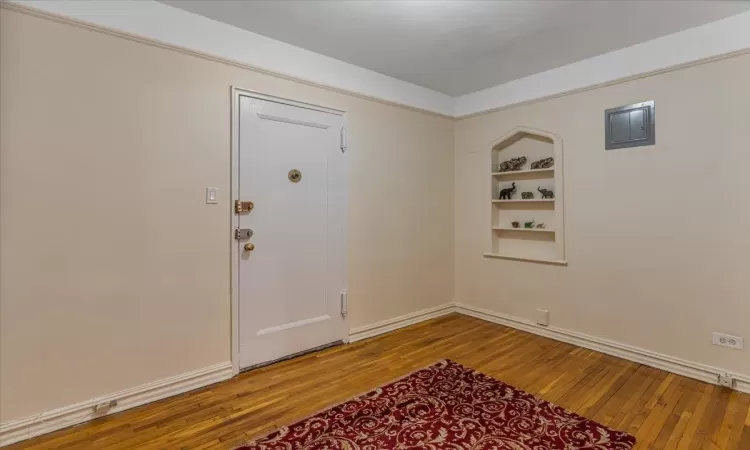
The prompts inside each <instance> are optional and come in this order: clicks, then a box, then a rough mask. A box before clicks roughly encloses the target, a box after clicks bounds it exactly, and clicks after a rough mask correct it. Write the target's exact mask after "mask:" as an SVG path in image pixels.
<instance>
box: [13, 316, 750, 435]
mask: <svg viewBox="0 0 750 450" xmlns="http://www.w3.org/2000/svg"><path fill="white" fill-rule="evenodd" d="M452 312H457V313H460V314H465V315H467V316H471V317H475V318H477V319H482V320H486V321H488V322H493V323H498V324H501V325H505V326H508V327H511V328H516V329H519V330H522V331H527V332H529V333H533V334H537V335H540V336H544V337H548V338H550V339H555V340H558V341H562V342H567V343H569V344H573V345H577V346H579V347H584V348H588V349H591V350H595V351H598V352H601V353H606V354H608V355H612V356H616V357H618V358H623V359H627V360H629V361H634V362H637V363H640V364H644V365H647V366H650V367H655V368H657V369H662V370H666V371H668V372H672V373H675V374H677V375H683V376H686V377H690V378H694V379H696V380H700V381H704V382H706V383H711V384H717V382H718V375H719V374H720V373H727V372H730V371H726V370H723V369H720V368H717V367H711V366H706V365H703V364H699V363H696V362H692V361H686V360H684V359H679V358H675V357H672V356H669V355H664V354H661V353H656V352H653V351H650V350H646V349H642V348H638V347H632V346H629V345H625V344H621V343H619V342H614V341H610V340H607V339H602V338H598V337H595V336H590V335H587V334H583V333H578V332H575V331H570V330H566V329H563V328H557V327H543V326H540V325H537V324H535V323H533V322H531V321H529V320H526V319H521V318H518V317H513V316H509V315H506V314H501V313H497V312H494V311H489V310H486V309H482V308H477V307H475V306H470V305H466V304H462V303H455V304H453V303H450V304H444V305H440V306H436V307H434V308H428V309H423V310H421V311H416V312H413V313H411V314H405V315H403V316H400V317H395V318H393V319H389V320H384V321H382V322H377V323H374V324H371V325H366V326H364V327H359V328H354V329H352V330H351V331H350V333H349V342H356V341H361V340H362V339H367V338H370V337H374V336H378V335H380V334H384V333H388V332H390V331H394V330H397V329H399V328H404V327H407V326H409V325H414V324H416V323H419V322H423V321H425V320H429V319H434V318H436V317H440V316H444V315H446V314H450V313H452ZM730 373H731V372H730ZM232 375H233V374H232V363H231V362H229V361H227V362H225V363H221V364H217V365H214V366H211V367H206V368H203V369H199V370H196V371H193V372H188V373H184V374H181V375H177V376H174V377H170V378H165V379H163V380H159V381H155V382H152V383H147V384H144V385H141V386H138V387H135V388H131V389H126V390H124V391H120V392H116V393H114V394H110V395H105V396H102V397H97V398H94V399H91V400H88V401H85V402H81V403H77V404H75V405H70V406H66V407H63V408H58V409H55V410H51V411H47V412H45V413H42V414H39V415H35V416H30V417H25V418H23V419H18V420H14V421H10V422H6V423H2V424H0V447H3V446H5V445H9V444H12V443H14V442H18V441H22V440H24V439H29V438H32V437H34V436H39V435H41V434H45V433H49V432H52V431H55V430H59V429H61V428H65V427H69V426H71V425H75V424H78V423H82V422H86V421H88V420H91V419H94V418H97V417H100V416H101V415H96V414H94V412H93V407H94V406H95V405H97V404H99V403H104V402H109V401H111V400H117V406H115V407H113V408H112V409H110V410H109V411H108V412H107V413H106V415H108V414H113V413H117V412H121V411H124V410H126V409H130V408H134V407H136V406H140V405H144V404H146V403H150V402H154V401H157V400H161V399H164V398H167V397H171V396H173V395H177V394H181V393H183V392H188V391H191V390H194V389H198V388H200V387H203V386H208V385H210V384H214V383H218V382H220V381H224V380H228V379H230V378H232ZM733 375H734V378H735V386H734V388H735V389H736V390H738V391H740V392H745V393H750V376H747V375H741V374H733Z"/></svg>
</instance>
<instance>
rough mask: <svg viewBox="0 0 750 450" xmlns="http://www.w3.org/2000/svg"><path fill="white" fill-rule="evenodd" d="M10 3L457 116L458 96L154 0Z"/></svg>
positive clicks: (25, 0) (21, 0)
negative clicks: (455, 100)
mask: <svg viewBox="0 0 750 450" xmlns="http://www.w3.org/2000/svg"><path fill="white" fill-rule="evenodd" d="M6 3H7V4H8V5H15V6H20V7H22V8H23V9H26V10H29V11H31V12H37V13H44V14H46V15H51V16H53V18H54V17H57V18H65V19H68V20H72V21H73V22H77V23H79V24H83V25H87V26H93V27H96V28H103V29H104V30H105V31H110V32H111V31H114V32H117V33H122V34H125V35H126V37H136V38H140V39H145V40H148V41H152V42H155V43H157V44H160V45H165V46H167V47H172V48H175V49H178V50H183V51H188V52H191V53H198V54H200V55H206V56H210V57H213V58H218V59H221V60H224V61H227V62H230V63H233V64H238V65H241V66H244V67H247V68H249V69H253V70H257V71H260V72H267V73H271V74H273V75H281V76H283V77H286V78H292V79H294V80H298V81H302V82H305V83H307V84H313V85H317V86H321V87H326V88H332V89H334V90H337V91H342V92H345V93H349V94H355V95H358V96H363V97H367V98H372V99H376V100H380V101H385V102H387V103H393V104H396V105H401V106H406V107H410V108H414V109H418V110H422V111H427V112H432V113H436V114H440V115H444V116H449V117H452V116H453V104H454V100H453V97H451V96H449V95H446V94H443V93H440V92H436V91H433V90H430V89H427V88H424V87H422V86H417V85H415V84H411V83H408V82H406V81H402V80H398V79H396V78H393V77H389V76H387V75H383V74H380V73H377V72H374V71H372V70H368V69H364V68H362V67H359V66H355V65H353V64H349V63H345V62H343V61H339V60H337V59H334V58H330V57H328V56H324V55H321V54H318V53H315V52H311V51H309V50H305V49H303V48H300V47H296V46H294V45H290V44H286V43H284V42H280V41H277V40H274V39H270V38H267V37H265V36H262V35H260V34H257V33H252V32H250V31H246V30H243V29H240V28H237V27H233V26H231V25H227V24H225V23H222V22H218V21H215V20H212V19H209V18H206V17H203V16H200V15H198V14H193V13H190V12H187V11H184V10H182V9H179V8H175V7H172V6H169V5H166V4H164V3H160V2H157V1H154V0H138V1H130V0H107V1H90V0H44V1H41V0H40V1H37V0H10V1H7V2H6Z"/></svg>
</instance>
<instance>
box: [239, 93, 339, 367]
mask: <svg viewBox="0 0 750 450" xmlns="http://www.w3.org/2000/svg"><path fill="white" fill-rule="evenodd" d="M239 107H240V115H239V174H240V175H239V186H240V199H241V200H243V201H252V202H253V203H254V208H253V209H252V211H250V212H249V213H243V215H241V217H240V220H239V223H240V228H250V229H252V230H253V236H252V238H251V239H250V240H249V241H250V242H252V244H254V246H255V247H254V249H253V250H252V251H246V250H244V244H246V243H247V242H245V241H243V242H239V244H238V245H239V246H240V248H239V254H240V261H239V326H240V329H239V337H240V345H239V350H240V366H241V367H248V366H252V365H255V364H259V363H263V362H267V361H271V360H275V359H278V358H282V357H284V356H288V355H290V354H294V353H298V352H301V351H304V350H306V349H310V348H314V347H318V346H321V345H325V344H328V343H331V342H334V341H338V340H341V339H343V337H344V336H345V333H346V327H345V322H344V318H343V317H342V315H341V309H340V292H341V290H342V289H343V288H345V273H344V260H343V256H344V253H343V247H344V245H343V244H342V242H341V241H342V231H343V227H344V225H345V224H344V223H342V222H343V221H344V220H345V219H344V217H343V214H342V213H343V212H345V204H344V205H343V206H342V205H341V204H340V203H341V201H342V198H343V200H344V201H345V198H346V197H345V195H344V196H343V197H342V194H341V192H338V191H339V190H341V189H343V190H345V189H346V185H345V177H343V179H344V182H343V183H342V182H341V178H342V174H341V171H342V170H345V168H346V167H345V165H344V164H342V162H343V160H344V154H343V153H342V152H341V150H340V132H341V127H342V126H343V117H342V116H340V115H337V114H332V113H327V112H322V111H317V110H313V109H306V108H301V107H296V106H291V105H286V104H281V103H275V102H271V101H266V100H261V99H256V98H252V97H245V96H241V97H240V105H239ZM293 170H297V171H299V173H300V174H301V178H299V180H296V182H294V181H293V180H292V179H290V171H293Z"/></svg>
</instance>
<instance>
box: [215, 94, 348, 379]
mask: <svg viewBox="0 0 750 450" xmlns="http://www.w3.org/2000/svg"><path fill="white" fill-rule="evenodd" d="M230 91H231V101H230V105H231V106H230V107H231V112H230V116H231V136H232V137H231V139H232V142H231V154H232V157H231V161H232V162H231V168H230V173H231V175H230V179H231V180H230V184H231V199H230V200H231V201H230V205H231V207H230V211H229V214H230V215H231V218H230V224H231V228H230V233H229V239H230V248H231V255H230V258H231V261H230V265H231V273H230V289H231V292H232V298H231V327H232V330H231V353H232V373H233V374H235V375H236V374H238V373H240V321H239V311H240V298H239V292H240V280H239V270H240V267H239V261H240V242H239V241H237V240H235V239H234V230H235V229H236V228H239V226H240V218H239V216H238V215H237V214H235V213H234V202H235V200H241V199H240V197H239V196H240V164H239V161H240V145H239V142H240V97H242V96H245V97H252V98H257V99H260V100H265V101H269V102H275V103H281V104H284V105H289V106H296V107H299V108H305V109H312V110H315V111H321V112H325V113H329V114H336V115H338V116H341V117H342V118H343V122H344V128H346V127H348V126H349V121H348V115H347V112H346V111H344V110H341V109H336V108H330V107H328V106H321V105H314V104H311V103H305V102H300V101H297V100H291V99H288V98H283V97H276V96H273V95H268V94H263V93H260V92H257V91H252V90H249V89H243V88H240V87H237V86H232V87H231V90H230ZM347 154H348V151H347ZM344 156H346V155H344ZM346 167H348V165H346ZM341 176H342V179H341V183H340V184H341V185H342V186H346V187H347V190H346V192H344V193H343V195H344V199H343V202H344V205H345V206H344V209H345V211H344V214H343V216H344V217H343V223H342V228H341V235H340V236H338V239H339V240H341V242H342V243H343V244H342V246H343V248H344V252H343V261H342V268H341V270H342V271H343V280H344V285H343V286H342V287H341V289H343V290H344V291H346V290H347V289H348V288H349V272H348V260H347V252H346V248H347V246H348V240H347V239H348V214H346V211H348V209H349V204H348V198H349V197H348V195H349V194H348V189H349V188H348V186H349V174H348V172H345V173H343V174H341ZM326 317H327V316H326ZM343 320H344V325H343V327H342V329H343V335H342V336H341V340H342V341H344V342H346V341H347V340H348V339H349V335H347V334H346V330H347V329H348V328H349V316H348V314H347V315H344V317H343ZM261 331H264V330H261ZM266 332H267V331H266ZM259 334H260V333H259Z"/></svg>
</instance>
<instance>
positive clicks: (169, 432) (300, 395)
mask: <svg viewBox="0 0 750 450" xmlns="http://www.w3.org/2000/svg"><path fill="white" fill-rule="evenodd" d="M445 358H448V359H452V360H454V361H456V362H459V363H461V364H463V365H465V366H468V367H472V368H474V369H476V370H479V371H481V372H484V373H486V374H487V375H490V376H493V377H495V378H497V379H499V380H502V381H504V382H506V383H508V384H511V385H513V386H516V387H519V388H521V389H524V390H526V391H528V392H531V393H533V394H535V395H537V396H540V397H542V398H544V399H546V400H549V401H552V402H554V403H557V404H559V405H561V406H563V407H565V408H568V409H570V410H573V411H575V412H577V413H579V414H581V415H584V416H586V417H589V418H591V419H593V420H596V421H598V422H600V423H603V424H605V425H609V426H611V427H614V428H617V429H620V430H626V431H628V432H630V433H631V434H633V435H635V436H636V438H637V439H638V443H637V445H636V448H637V449H676V450H697V449H701V450H705V449H721V450H733V449H741V450H750V395H747V394H740V393H737V392H735V391H731V390H727V389H722V388H720V387H718V386H713V385H709V384H705V383H701V382H699V381H695V380H691V379H688V378H684V377H681V376H677V375H673V374H670V373H667V372H664V371H661V370H657V369H653V368H650V367H646V366H642V365H640V364H637V363H633V362H630V361H625V360H622V359H618V358H615V357H612V356H607V355H604V354H601V353H597V352H594V351H590V350H585V349H582V348H579V347H575V346H573V345H569V344H565V343H561V342H557V341H554V340H551V339H546V338H543V337H539V336H535V335H532V334H528V333H524V332H522V331H518V330H514V329H511V328H506V327H503V326H501V325H496V324H492V323H489V322H485V321H482V320H479V319H474V318H470V317H467V316H462V315H457V314H452V315H449V316H444V317H441V318H438V319H434V320H431V321H428V322H423V323H420V324H417V325H414V326H411V327H409V328H405V329H402V330H398V331H395V332H392V333H389V334H386V335H383V336H379V337H376V338H372V339H369V340H366V341H362V342H359V343H356V344H351V345H343V346H339V347H335V348H330V349H327V350H324V351H321V352H318V353H315V354H311V355H306V356H303V357H300V358H297V359H294V360H290V361H285V362H282V363H279V364H275V365H273V366H268V367H265V368H262V369H257V370H254V371H251V372H247V373H244V374H241V375H239V376H238V377H236V378H234V379H232V380H229V381H226V382H223V383H219V384H216V385H213V386H209V387H207V388H204V389H200V390H197V391H193V392H190V393H187V394H183V395H180V396H177V397H173V398H170V399H167V400H163V401H160V402H157V403H152V404H150V405H146V406H142V407H140V408H136V409H132V410H129V411H125V412H122V413H119V414H116V415H112V416H109V417H104V418H101V419H97V420H95V421H92V422H88V423H86V424H82V425H78V426H75V427H71V428H68V429H65V430H60V431H58V432H55V433H51V434H49V435H45V436H41V437H38V438H35V439H32V440H29V441H26V442H22V443H18V444H15V445H13V446H10V447H8V448H9V449H19V448H25V449H58V448H60V449H62V448H65V449H72V448H107V449H120V448H123V449H126V448H127V449H130V448H139V449H231V448H233V447H234V446H235V445H238V444H240V443H242V442H245V441H247V440H249V439H250V438H251V437H255V436H258V435H263V434H266V433H268V432H270V431H272V430H274V429H276V428H278V427H280V426H283V425H286V424H290V423H292V422H294V421H296V420H298V419H302V418H304V417H306V416H308V415H310V414H312V413H315V412H317V411H318V410H321V409H324V408H327V407H329V406H333V405H336V404H338V403H341V402H342V401H344V400H347V399H349V398H351V397H352V396H355V395H357V394H360V393H364V392H367V391H369V390H371V389H373V388H375V387H377V386H380V385H383V384H385V383H387V382H389V381H391V380H393V379H395V378H398V377H401V376H403V375H405V374H407V373H409V372H412V371H414V370H417V369H420V368H422V367H425V366H428V365H430V364H432V363H434V362H436V361H439V360H441V359H445Z"/></svg>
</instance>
